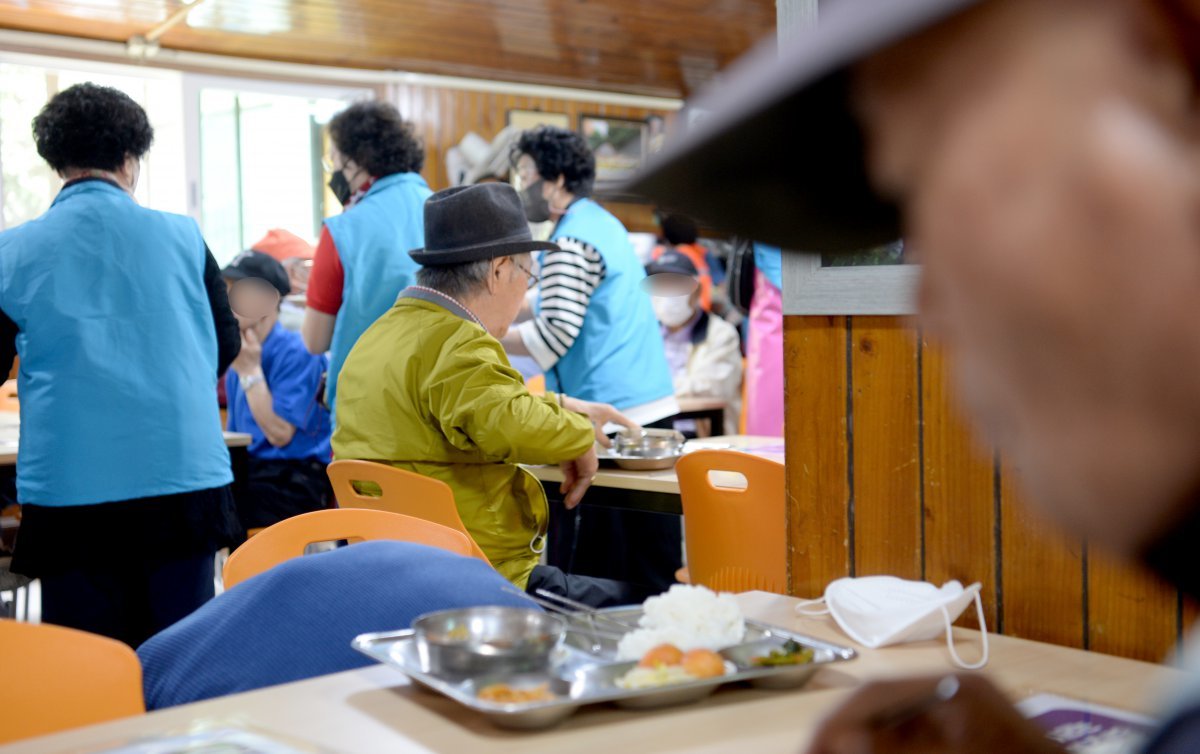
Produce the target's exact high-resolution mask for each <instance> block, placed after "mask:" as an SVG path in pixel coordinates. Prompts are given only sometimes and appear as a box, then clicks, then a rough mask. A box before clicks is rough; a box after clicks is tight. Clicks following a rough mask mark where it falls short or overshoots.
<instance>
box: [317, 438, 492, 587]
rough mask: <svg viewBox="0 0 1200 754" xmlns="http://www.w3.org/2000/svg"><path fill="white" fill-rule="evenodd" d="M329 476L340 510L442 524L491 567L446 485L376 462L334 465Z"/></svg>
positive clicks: (348, 461)
mask: <svg viewBox="0 0 1200 754" xmlns="http://www.w3.org/2000/svg"><path fill="white" fill-rule="evenodd" d="M328 473H329V481H330V483H331V484H332V485H333V495H334V497H335V498H336V499H337V502H338V505H340V506H341V507H343V508H369V509H371V510H377V511H387V512H388V513H401V514H403V515H405V516H413V517H415V518H423V519H425V520H426V521H432V522H433V523H435V524H441V525H442V526H446V527H449V528H451V529H454V530H455V531H459V532H462V533H463V535H465V536H466V538H467V539H468V540H469V541H470V542H471V547H472V548H473V552H472V554H473V555H474V556H475V557H477V558H479V559H480V560H482V561H484V562H485V563H488V564H490V563H491V561H490V560H488V557H487V555H485V554H484V553H483V550H482V549H481V548H480V547H479V545H478V544H477V543H476V542H475V538H474V537H472V536H471V532H469V531H467V527H466V526H465V525H464V524H463V522H462V517H461V516H459V515H458V506H457V505H455V504H454V490H452V489H450V485H448V484H446V483H445V482H443V481H441V480H439V479H433V478H431V477H427V476H422V475H421V474H415V473H413V472H411V471H405V470H404V469H398V468H396V467H395V466H388V465H387V464H386V463H376V462H374V461H355V460H345V461H334V462H333V463H331V464H329V472H328ZM355 485H358V487H356V486H355ZM364 485H368V486H371V487H375V488H378V490H379V494H378V495H373V494H369V493H364V492H361V491H360V488H361V487H362V486H364Z"/></svg>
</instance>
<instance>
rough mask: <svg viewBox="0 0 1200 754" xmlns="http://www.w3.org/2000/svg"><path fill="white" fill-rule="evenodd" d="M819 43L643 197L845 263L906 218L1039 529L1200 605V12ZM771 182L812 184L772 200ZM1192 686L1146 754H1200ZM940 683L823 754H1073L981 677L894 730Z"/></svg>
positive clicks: (931, 301)
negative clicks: (1142, 567)
mask: <svg viewBox="0 0 1200 754" xmlns="http://www.w3.org/2000/svg"><path fill="white" fill-rule="evenodd" d="M813 34H814V36H813V37H810V38H807V39H797V40H795V41H794V43H793V46H792V47H791V48H790V49H785V50H784V51H783V53H782V59H781V60H778V61H767V60H766V59H765V58H763V59H760V60H759V61H758V62H757V63H751V64H749V67H745V68H742V69H741V72H740V74H739V75H735V76H733V77H731V79H730V80H728V81H727V84H728V87H729V88H728V89H724V90H723V93H721V94H716V95H714V98H713V99H711V100H709V101H707V102H703V103H699V104H698V106H704V107H710V108H712V109H714V110H716V111H722V110H723V111H725V112H737V113H744V115H742V116H740V117H737V118H731V119H727V120H726V121H725V122H723V123H720V124H716V125H715V126H714V127H712V128H709V129H708V130H706V131H704V132H703V133H696V134H694V135H693V137H694V138H692V139H691V140H690V141H689V142H688V143H687V144H685V145H681V147H680V148H679V149H678V150H677V151H676V152H675V153H674V154H673V155H670V156H669V157H667V158H666V159H664V160H663V161H662V162H660V163H659V166H658V169H657V170H652V171H651V172H650V173H648V174H647V175H645V176H643V177H642V178H641V179H640V181H639V185H638V186H636V189H638V190H640V191H643V192H644V193H646V194H648V195H649V196H651V197H653V198H655V199H658V200H660V201H670V202H671V203H672V206H678V207H681V208H683V209H686V210H687V211H689V212H693V213H695V214H696V215H697V216H700V217H704V218H705V219H706V220H708V221H710V222H713V223H714V224H717V225H719V226H722V227H725V228H727V229H730V230H737V231H741V232H754V233H755V234H756V235H757V237H761V238H764V239H765V240H768V241H772V242H776V243H780V244H783V245H785V246H791V247H793V248H808V249H821V250H822V251H826V250H828V252H836V251H851V250H853V249H854V248H859V249H862V248H869V247H871V246H875V245H878V244H880V243H886V242H887V241H889V240H892V239H894V238H896V237H898V235H899V230H900V227H899V222H898V220H901V219H902V221H903V230H904V237H905V238H906V240H907V241H908V242H910V244H911V246H910V247H909V248H912V249H913V250H915V252H916V254H917V259H918V261H919V262H920V263H921V264H922V265H923V273H924V274H923V276H922V281H921V288H920V294H919V309H920V318H921V326H922V329H923V332H924V333H925V334H926V335H927V336H929V337H932V338H933V339H935V340H936V341H938V342H940V343H941V344H942V345H943V346H944V347H946V348H947V349H948V351H949V353H950V356H951V359H952V364H953V367H954V370H955V372H956V377H957V389H958V391H959V392H960V393H961V395H962V397H963V398H964V399H965V403H966V405H967V406H968V408H969V409H970V411H971V413H972V414H973V416H974V418H975V420H976V422H977V424H978V425H979V426H980V427H981V428H982V429H983V430H985V431H986V433H987V434H988V436H989V437H990V438H991V439H992V440H994V441H995V442H996V443H997V444H998V446H999V448H1000V451H1001V453H1002V454H1004V455H1006V456H1007V457H1008V458H1009V459H1011V460H1012V462H1013V463H1014V465H1015V466H1016V467H1017V468H1019V469H1020V470H1021V471H1022V474H1023V478H1024V480H1025V482H1026V484H1027V486H1028V490H1029V492H1030V493H1031V498H1032V500H1033V501H1034V502H1035V504H1036V505H1037V506H1038V507H1039V509H1040V510H1041V512H1043V513H1045V514H1048V515H1049V516H1050V517H1051V518H1053V519H1054V520H1055V521H1057V523H1058V524H1059V525H1061V526H1062V527H1063V528H1064V529H1066V530H1067V531H1069V532H1071V533H1072V535H1073V536H1077V537H1086V538H1087V540H1088V542H1089V543H1090V544H1092V545H1094V546H1096V547H1102V548H1105V549H1107V550H1108V551H1109V552H1113V553H1116V554H1118V555H1120V556H1122V557H1124V558H1127V559H1130V560H1139V561H1141V562H1142V563H1144V564H1146V565H1148V566H1150V567H1151V568H1152V569H1154V570H1155V571H1157V572H1158V574H1160V575H1161V576H1162V577H1163V578H1165V579H1166V580H1168V581H1169V582H1170V583H1172V584H1174V585H1176V586H1178V587H1179V588H1180V589H1181V590H1183V591H1184V592H1185V593H1186V594H1190V595H1191V596H1192V597H1197V596H1200V558H1198V556H1197V555H1196V542H1197V540H1198V539H1200V432H1198V431H1197V429H1196V428H1197V426H1198V424H1200V388H1197V385H1196V380H1195V374H1196V371H1197V369H1198V367H1200V223H1197V222H1196V218H1197V217H1198V216H1200V161H1198V158H1200V129H1198V128H1197V125H1198V124H1197V120H1196V119H1197V105H1198V104H1200V101H1198V96H1197V91H1198V87H1197V70H1200V6H1197V5H1196V4H1195V3H1185V2H1172V1H1171V0H1086V1H1085V0H1059V1H1058V2H1053V3H1047V2H1043V1H1042V0H1004V1H1003V2H1001V1H1000V0H990V1H988V2H977V1H976V2H972V1H971V0H906V1H904V2H893V3H887V4H880V3H876V2H873V1H872V0H856V1H853V2H843V3H840V4H838V5H836V6H835V7H834V9H833V11H831V12H830V14H829V15H828V16H827V17H826V18H824V19H823V20H822V23H821V25H820V26H819V27H818V28H817V29H816V30H815V31H814V32H813ZM814 39H819V41H817V42H814V41H813V40H814ZM799 113H804V116H803V117H801V116H800V115H798V114H799ZM773 133H775V134H778V133H787V134H789V136H790V137H791V138H790V140H789V142H788V145H787V149H786V150H785V152H784V153H782V154H780V153H779V152H778V151H777V150H778V149H780V144H779V143H778V142H772V140H771V138H770V134H773ZM731 145H733V146H731ZM764 149H769V150H776V151H775V152H774V153H773V155H772V158H771V160H769V161H768V160H766V159H765V158H764V154H763V152H762V150H764ZM801 162H803V163H804V164H805V165H806V169H805V170H803V171H800V170H797V171H790V170H787V169H788V166H789V165H792V164H800V163H801ZM772 163H773V164H774V166H775V167H777V166H778V165H780V164H782V166H783V168H784V169H785V171H787V172H788V173H789V174H794V175H803V176H805V178H804V180H801V181H797V182H796V183H795V184H794V185H787V186H780V185H778V184H770V183H769V182H765V181H764V180H763V178H764V173H765V172H767V170H768V168H769V167H771V164H772ZM710 171H714V172H717V171H719V172H720V174H721V176H722V180H723V183H722V184H721V194H720V196H718V195H717V194H716V193H715V192H714V191H713V190H711V189H708V188H706V187H705V182H704V180H703V179H704V177H705V175H706V174H707V173H709V172H710ZM751 226H752V227H751ZM1193 673H1194V680H1195V683H1194V684H1193V685H1192V687H1191V688H1190V689H1188V688H1185V689H1180V690H1177V691H1176V693H1174V694H1173V695H1172V696H1171V702H1170V705H1171V706H1169V707H1165V708H1164V709H1163V710H1162V712H1163V714H1164V716H1165V722H1164V723H1163V725H1162V727H1161V728H1160V729H1159V731H1158V733H1157V735H1156V737H1155V738H1154V739H1153V740H1151V741H1150V742H1148V743H1147V744H1146V747H1145V749H1144V750H1145V751H1147V752H1184V751H1188V752H1193V751H1200V692H1198V689H1200V673H1197V672H1196V671H1195V669H1194V668H1193ZM938 680H939V679H937V678H925V679H913V680H895V681H887V682H882V683H873V684H869V685H867V686H866V687H864V688H862V689H860V690H859V691H857V692H856V693H854V694H853V695H852V696H851V697H850V699H849V700H848V701H847V702H846V703H845V705H844V706H843V707H842V708H841V709H839V710H838V711H836V712H835V713H834V714H833V715H832V716H831V717H829V718H828V719H827V720H826V722H825V723H824V725H823V727H822V728H821V729H820V730H819V731H818V732H817V735H816V738H815V740H814V741H813V742H812V743H811V746H810V749H809V750H810V751H812V752H822V753H826V752H830V753H831V752H868V751H877V752H923V753H929V752H948V751H955V752H976V753H979V752H1010V751H1034V752H1039V751H1044V752H1051V751H1060V749H1059V747H1058V745H1057V744H1056V743H1054V742H1052V741H1050V740H1049V739H1048V738H1046V737H1045V736H1044V734H1043V732H1042V731H1041V730H1040V729H1039V728H1037V727H1035V726H1034V725H1033V724H1032V723H1030V722H1028V721H1027V720H1025V719H1024V718H1023V717H1022V716H1021V715H1020V714H1019V713H1018V712H1017V711H1016V710H1015V709H1014V707H1013V706H1012V705H1011V703H1010V702H1009V700H1008V698H1007V697H1006V696H1005V695H1004V694H1003V693H1001V692H1000V691H999V690H997V689H996V688H995V687H994V686H993V685H992V684H991V683H990V682H989V681H988V680H986V679H985V678H984V677H983V676H978V675H971V676H963V677H962V678H961V685H960V688H959V691H958V693H957V694H955V695H953V696H952V697H951V698H950V699H948V700H947V701H944V702H942V703H940V704H934V705H932V706H930V707H928V709H927V710H926V711H924V712H923V713H921V714H918V715H915V716H914V717H912V719H911V720H909V721H908V722H906V723H904V724H901V725H893V726H884V725H881V724H879V722H878V721H880V720H882V719H886V718H887V717H888V716H889V713H891V712H894V711H895V710H898V709H904V708H905V707H906V705H911V704H913V703H914V701H916V700H922V699H929V698H931V692H932V691H933V689H934V688H935V686H936V684H937V683H938Z"/></svg>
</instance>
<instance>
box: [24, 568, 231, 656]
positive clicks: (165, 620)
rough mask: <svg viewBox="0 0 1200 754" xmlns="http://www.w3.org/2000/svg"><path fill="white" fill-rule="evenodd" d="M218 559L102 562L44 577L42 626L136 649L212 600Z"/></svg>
mask: <svg viewBox="0 0 1200 754" xmlns="http://www.w3.org/2000/svg"><path fill="white" fill-rule="evenodd" d="M213 554H214V553H211V552H210V553H205V554H203V555H194V556H191V557H186V558H179V559H176V560H166V561H160V562H157V563H153V562H151V563H137V562H131V561H129V560H127V559H126V560H124V562H112V563H106V562H104V561H98V562H96V563H95V564H89V565H88V566H87V567H85V568H79V569H75V570H71V571H66V572H64V573H61V574H55V575H51V576H43V577H42V579H41V581H42V621H43V622H44V623H53V624H55V625H58V626H67V627H69V628H77V629H80V630H82V631H90V632H92V633H94V634H101V635H104V636H109V637H112V638H113V639H117V640H119V641H123V642H125V643H126V644H128V645H129V646H131V647H134V648H135V649H136V648H137V646H138V645H139V644H141V643H142V642H144V641H145V640H146V639H149V638H150V637H151V636H153V635H154V634H156V633H158V632H159V631H161V630H163V629H164V628H167V627H168V626H170V625H172V624H173V623H175V622H176V621H179V620H180V619H182V618H185V617H187V616H188V615H190V614H191V613H192V612H193V611H194V610H196V608H198V607H200V606H201V605H203V604H204V603H205V602H207V601H208V600H210V599H212V597H213Z"/></svg>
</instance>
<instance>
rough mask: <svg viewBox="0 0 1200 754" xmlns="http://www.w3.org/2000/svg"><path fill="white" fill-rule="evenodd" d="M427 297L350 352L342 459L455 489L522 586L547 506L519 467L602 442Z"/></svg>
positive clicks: (338, 437) (481, 537)
mask: <svg viewBox="0 0 1200 754" xmlns="http://www.w3.org/2000/svg"><path fill="white" fill-rule="evenodd" d="M413 295H416V296H423V297H424V298H413V297H411V296H413ZM427 298H430V299H435V298H436V297H432V296H430V295H429V294H425V293H423V292H422V291H419V290H418V291H415V292H414V291H413V289H409V291H406V292H405V293H403V294H401V297H400V298H399V299H397V301H396V303H395V305H394V306H393V307H392V308H391V309H390V310H388V311H387V313H385V314H384V315H383V316H382V317H380V318H379V319H378V320H377V321H376V322H375V324H373V325H371V327H370V328H369V329H368V330H367V331H366V332H365V333H363V335H362V337H360V338H359V340H358V342H357V343H356V344H355V346H354V348H353V349H352V350H351V352H350V355H349V357H348V358H347V359H346V364H345V366H343V367H342V371H341V374H340V375H339V376H338V406H337V426H336V429H335V431H334V434H333V452H334V457H335V458H338V459H343V458H358V459H364V460H370V461H381V462H384V463H389V464H392V465H393V466H396V467H397V468H401V469H405V470H408V471H414V472H416V473H418V474H423V475H425V476H429V477H433V478H435V479H440V480H442V481H443V482H446V483H447V484H448V485H450V487H451V488H452V489H453V490H454V499H455V502H456V503H457V505H458V511H459V515H460V516H462V520H463V523H464V524H465V525H466V527H467V530H468V531H470V532H471V534H472V536H474V537H475V541H476V542H478V543H479V546H480V547H481V548H482V549H483V551H484V553H486V554H487V556H488V558H489V559H490V560H491V561H492V565H494V566H495V567H496V570H498V571H499V572H500V573H501V574H502V575H504V576H505V578H507V579H509V580H510V581H512V582H513V583H514V584H515V585H517V586H519V587H521V588H524V587H525V584H526V582H527V581H528V579H529V574H530V572H531V571H532V570H533V567H534V566H535V565H536V564H537V562H538V554H537V553H536V552H535V551H534V549H533V542H534V540H535V539H538V538H539V536H540V535H542V534H544V533H545V531H546V522H547V517H548V509H547V504H546V495H545V492H544V491H543V490H542V486H541V483H540V482H539V481H538V480H537V479H535V478H534V476H533V475H532V474H530V473H529V472H528V471H525V470H524V469H522V468H521V467H520V466H518V465H517V464H557V463H562V462H564V461H569V460H572V459H575V458H578V457H579V456H581V455H583V454H584V453H585V452H587V450H588V448H589V447H591V445H592V443H593V442H594V440H595V435H594V432H593V429H592V425H591V422H590V421H589V420H588V419H587V418H586V417H584V416H582V415H581V414H576V413H573V412H570V411H564V410H563V409H562V408H560V407H559V406H558V404H557V403H556V402H555V400H554V399H553V398H545V397H539V396H535V395H531V394H530V392H529V391H528V390H527V389H526V388H525V383H524V380H523V379H522V378H521V374H520V373H519V372H517V371H516V370H515V369H513V368H512V366H511V365H510V364H509V362H508V357H507V356H506V355H505V353H504V349H503V348H502V347H501V345H500V342H499V341H498V340H496V339H495V338H493V337H492V336H491V335H489V334H488V333H487V332H486V331H485V330H484V329H483V328H482V327H480V326H479V325H478V324H476V323H475V322H473V321H471V320H469V319H466V318H464V317H469V316H470V315H468V314H467V313H466V312H465V311H459V313H455V310H458V307H456V306H454V305H453V304H452V303H450V302H447V304H446V305H441V304H439V303H434V302H433V300H425V299H427ZM539 549H540V548H539Z"/></svg>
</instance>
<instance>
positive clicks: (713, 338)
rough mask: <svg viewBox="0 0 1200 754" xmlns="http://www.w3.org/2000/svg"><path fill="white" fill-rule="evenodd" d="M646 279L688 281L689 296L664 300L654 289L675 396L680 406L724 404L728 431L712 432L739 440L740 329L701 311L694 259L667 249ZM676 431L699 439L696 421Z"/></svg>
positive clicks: (677, 423)
mask: <svg viewBox="0 0 1200 754" xmlns="http://www.w3.org/2000/svg"><path fill="white" fill-rule="evenodd" d="M646 276H647V278H648V282H650V281H654V280H655V279H656V278H658V276H675V277H677V278H685V279H687V280H688V281H689V283H690V287H691V291H690V292H689V293H683V294H678V293H677V294H676V295H662V294H659V293H657V292H656V290H655V289H654V288H651V289H650V292H651V294H652V302H653V304H654V315H655V316H656V317H658V322H659V325H660V326H661V327H662V336H663V345H664V347H665V349H666V355H667V365H668V366H670V368H671V379H672V380H673V381H674V383H675V397H676V398H678V399H680V400H681V401H682V400H683V399H687V398H709V399H715V400H720V401H724V402H725V423H724V426H723V427H720V426H718V427H712V428H711V429H712V434H714V435H719V434H727V435H736V434H737V427H738V412H739V411H740V409H741V402H742V350H741V339H740V338H739V337H738V332H737V328H735V327H734V326H733V325H731V324H729V323H728V322H726V321H725V320H723V319H721V318H720V317H718V316H716V315H714V314H710V313H709V312H707V311H705V309H704V307H703V306H701V297H702V295H703V290H704V289H703V287H702V286H701V283H700V273H699V272H697V270H696V266H695V264H693V263H692V260H691V259H690V258H689V257H687V256H685V255H683V254H682V253H680V252H678V251H676V250H674V249H668V250H666V251H664V252H663V253H662V254H661V255H660V256H659V257H658V258H657V259H656V260H654V261H653V262H651V263H650V264H648V265H646ZM672 292H673V291H664V292H663V293H664V294H665V293H672ZM674 426H675V429H677V430H679V431H680V432H683V433H684V434H685V435H689V436H691V437H695V436H696V422H695V420H694V419H679V420H676V421H675V422H674Z"/></svg>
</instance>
